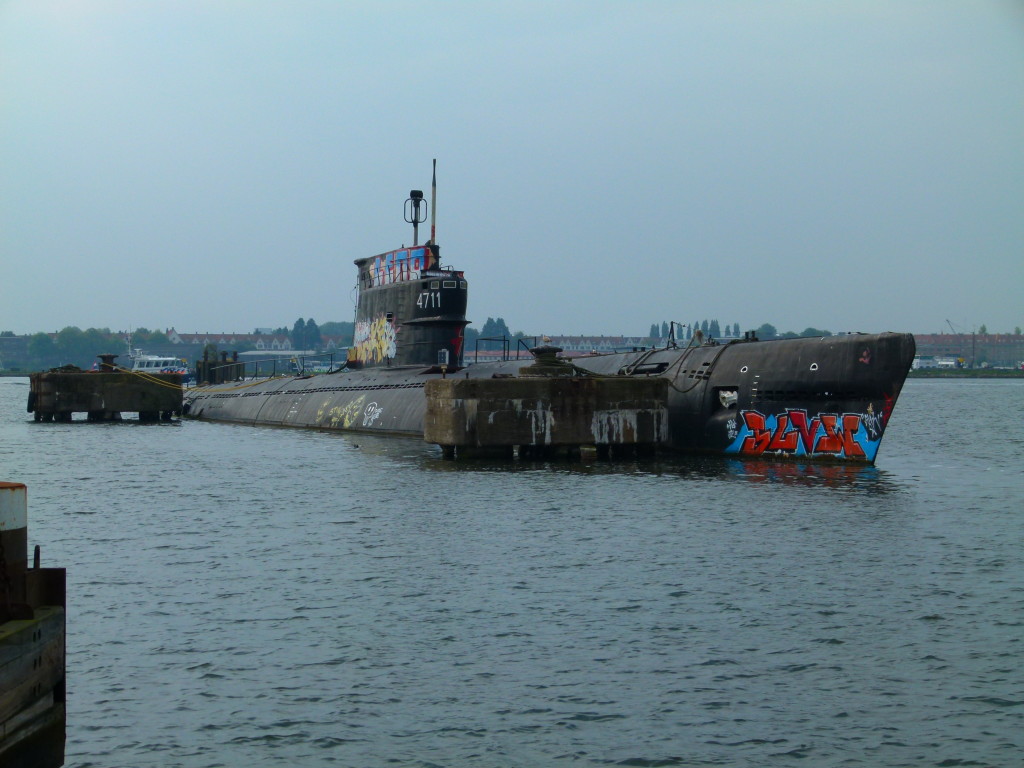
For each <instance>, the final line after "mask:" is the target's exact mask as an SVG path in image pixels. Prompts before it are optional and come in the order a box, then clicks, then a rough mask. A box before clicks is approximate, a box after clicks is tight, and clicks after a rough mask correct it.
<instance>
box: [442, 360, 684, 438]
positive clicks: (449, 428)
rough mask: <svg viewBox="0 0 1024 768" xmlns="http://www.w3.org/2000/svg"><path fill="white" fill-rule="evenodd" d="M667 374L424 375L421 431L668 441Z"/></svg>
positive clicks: (470, 435) (469, 435) (446, 435)
mask: <svg viewBox="0 0 1024 768" xmlns="http://www.w3.org/2000/svg"><path fill="white" fill-rule="evenodd" d="M667 389H668V381H667V380H665V379H663V378H630V377H614V378H613V377H593V376H592V377H586V378H580V377H561V376H559V377H544V376H530V377H525V376H524V377H520V378H512V379H495V378H489V379H482V378H477V379H461V380H460V379H458V378H454V379H446V380H440V379H433V380H431V381H429V382H427V385H426V396H427V411H426V417H425V424H424V439H425V440H426V441H427V442H430V443H435V444H438V445H441V446H474V447H489V446H587V445H593V446H601V445H618V446H621V445H649V446H661V445H664V444H666V443H667V442H668V437H669V435H668V411H667V408H666V394H667Z"/></svg>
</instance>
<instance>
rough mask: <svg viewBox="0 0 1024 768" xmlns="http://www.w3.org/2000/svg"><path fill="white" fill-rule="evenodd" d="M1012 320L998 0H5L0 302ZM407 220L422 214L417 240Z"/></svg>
mask: <svg viewBox="0 0 1024 768" xmlns="http://www.w3.org/2000/svg"><path fill="white" fill-rule="evenodd" d="M432 158H437V161H438V198H439V199H438V209H437V224H438V242H439V243H440V244H441V249H442V260H443V262H444V263H445V264H449V265H452V266H454V267H456V268H458V269H462V270H465V271H466V276H467V278H468V280H469V284H470V299H469V317H470V318H471V319H472V320H473V321H474V325H475V327H477V328H479V327H481V326H482V325H483V322H484V321H485V320H486V319H487V317H502V318H504V319H505V320H506V322H507V323H508V325H509V326H510V327H511V328H512V329H513V330H523V331H526V332H528V333H531V334H532V333H547V334H605V335H617V334H626V335H632V334H637V335H639V334H643V333H646V332H647V330H648V328H649V327H650V325H651V323H652V322H659V323H660V322H661V321H663V320H676V321H679V322H683V323H687V322H692V321H694V320H701V319H704V318H708V319H711V318H717V319H718V320H720V321H721V323H723V324H725V323H729V324H732V323H737V322H738V323H739V324H740V325H741V327H742V328H744V329H747V328H752V327H756V326H759V325H760V324H762V323H764V322H770V323H772V324H774V325H776V326H777V327H778V328H779V330H780V331H781V330H794V331H800V330H803V329H804V328H806V327H808V326H813V327H817V328H826V329H829V330H832V331H852V330H862V331H883V330H906V331H913V332H919V333H927V332H941V331H944V330H948V329H949V325H948V324H947V320H948V321H950V322H951V323H952V324H953V326H955V327H956V328H957V329H958V330H971V329H972V328H974V327H978V326H980V325H981V324H983V323H984V324H986V325H987V328H988V330H989V331H990V332H1010V331H1012V330H1013V328H1014V326H1024V3H1021V2H996V1H995V0H993V1H991V2H986V1H983V0H977V1H975V2H971V1H970V0H965V1H957V2H942V1H941V0H922V2H898V1H894V0H879V1H878V2H851V1H848V2H841V3H837V2H772V3H765V2H723V1H722V0H713V1H712V0H706V1H705V0H693V1H690V2H684V1H683V0H665V1H664V2H656V1H651V2H601V1H600V0H584V1H582V2H575V1H566V0H559V1H557V2H555V1H553V0H545V1H544V2H532V1H531V0H517V1H516V2H494V1H492V0H488V1H487V2H484V1H483V0H479V1H477V2H443V1H438V2H422V1H417V2H387V1H386V0H383V1H382V0H374V1H373V2H355V1H351V2H342V1H341V0H287V1H285V0H280V1H278V2H269V1H261V0H235V1H229V0H202V1H200V0H178V1H175V0H165V1H154V2H139V1H137V0H109V1H107V0H59V1H58V0H0V262H2V268H3V271H2V284H3V286H4V291H3V298H2V300H0V330H12V331H15V332H16V333H29V332H35V331H39V330H49V331H55V330H58V329H60V328H63V327H64V326H67V325H77V326H79V327H81V328H83V329H84V328H87V327H91V326H94V327H109V328H111V329H113V330H118V329H127V328H132V327H139V326H145V327H148V328H151V329H153V328H161V329H163V328H168V327H170V326H173V327H175V328H177V330H179V331H182V332H195V331H200V332H203V331H209V332H216V331H234V332H251V331H252V330H253V329H254V328H256V327H257V326H280V325H287V326H289V327H290V326H291V324H292V323H293V322H294V321H295V319H296V318H298V317H304V318H309V317H312V318H314V319H316V321H317V322H319V323H323V322H326V321H328V320H351V319H352V316H353V312H354V305H353V295H354V292H353V287H354V284H355V275H356V273H355V268H354V266H353V264H352V261H353V260H354V259H356V258H361V257H365V256H369V255H373V254H375V253H380V252H382V251H386V250H389V249H392V248H396V247H399V246H401V245H403V244H411V242H412V228H411V227H410V226H408V225H406V224H405V223H404V221H403V211H402V209H403V203H404V201H405V198H406V197H407V196H408V193H409V190H410V189H413V188H419V189H423V190H424V191H426V192H427V195H428V197H429V188H430V167H431V159H432ZM422 239H424V237H423V236H422V235H421V240H422Z"/></svg>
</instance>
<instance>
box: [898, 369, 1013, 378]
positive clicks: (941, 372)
mask: <svg viewBox="0 0 1024 768" xmlns="http://www.w3.org/2000/svg"><path fill="white" fill-rule="evenodd" d="M907 378H908V379H1024V371H1021V370H1014V369H1012V368H913V369H911V371H910V373H909V374H908V375H907Z"/></svg>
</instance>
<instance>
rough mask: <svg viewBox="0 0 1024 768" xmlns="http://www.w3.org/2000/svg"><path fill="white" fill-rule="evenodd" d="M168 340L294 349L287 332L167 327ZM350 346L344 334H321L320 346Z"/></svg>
mask: <svg viewBox="0 0 1024 768" xmlns="http://www.w3.org/2000/svg"><path fill="white" fill-rule="evenodd" d="M167 340H168V341H169V342H170V343H171V344H185V345H188V346H198V347H205V346H206V345H207V344H212V345H214V346H215V347H217V348H218V349H237V348H238V347H251V348H252V349H256V350H260V351H264V350H265V351H268V352H288V351H291V350H294V349H295V347H294V345H293V344H292V340H291V337H290V336H289V335H288V334H285V333H269V332H268V333H179V332H178V331H176V330H175V329H174V328H168V329H167ZM346 346H348V339H345V338H344V337H342V336H324V335H323V334H321V335H320V347H321V348H322V349H324V350H326V351H329V352H333V351H335V350H338V349H343V348H344V347H346Z"/></svg>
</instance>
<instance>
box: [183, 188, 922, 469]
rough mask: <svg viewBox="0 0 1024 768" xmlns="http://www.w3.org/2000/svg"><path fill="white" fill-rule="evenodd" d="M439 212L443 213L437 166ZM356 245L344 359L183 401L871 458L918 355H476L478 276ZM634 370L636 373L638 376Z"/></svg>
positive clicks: (352, 421)
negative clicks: (467, 336)
mask: <svg viewBox="0 0 1024 768" xmlns="http://www.w3.org/2000/svg"><path fill="white" fill-rule="evenodd" d="M433 189H434V195H433V199H432V204H431V213H432V215H433V214H436V206H435V205H434V203H435V202H436V174H435V181H434V183H433ZM406 205H407V208H406V220H407V221H409V222H411V223H413V226H414V237H413V243H414V244H413V246H412V247H403V248H400V249H396V250H393V251H388V252H386V253H382V254H379V255H377V256H372V257H369V258H362V259H357V260H356V261H355V264H356V267H357V268H358V286H357V287H358V302H357V308H356V317H355V335H354V339H353V344H352V346H351V347H350V348H349V352H348V360H347V361H346V363H345V364H344V365H343V366H341V367H340V368H339V369H338V370H337V371H333V372H330V373H322V374H316V375H310V376H296V377H288V378H271V379H261V380H252V381H244V380H241V381H237V382H232V383H229V384H220V385H216V386H200V387H196V388H193V389H190V390H188V391H187V392H186V393H185V404H184V414H185V415H186V416H187V417H189V418H197V419H209V420H215V421H227V422H235V423H244V424H254V425H272V426H287V427H305V428H313V429H324V430H347V431H354V432H368V433H374V434H389V435H402V436H419V437H424V438H425V439H426V440H427V441H429V442H434V443H437V444H439V445H442V447H443V448H444V449H445V453H446V455H453V454H455V453H456V452H459V453H466V454H470V453H473V452H486V451H487V450H488V449H497V450H499V451H506V450H507V451H509V452H511V451H512V450H513V448H514V449H516V450H519V451H525V452H526V453H527V454H529V455H539V456H544V455H550V454H551V452H553V451H556V450H557V449H559V448H565V447H569V448H570V449H576V450H578V449H580V448H582V447H593V448H595V449H596V450H597V451H598V453H602V452H612V453H615V452H618V451H619V450H621V449H623V448H643V449H648V448H650V449H667V450H675V451H683V452H700V453H717V454H722V455H737V456H780V457H792V458H801V459H805V458H806V459H824V460H833V461H850V462H859V463H873V462H874V460H875V457H876V455H877V452H878V447H879V443H880V442H881V439H882V435H883V434H884V432H885V428H886V426H887V424H888V421H889V418H890V415H891V413H892V409H893V406H894V405H895V403H896V400H897V398H898V397H899V394H900V390H901V388H902V386H903V382H904V380H905V379H906V376H907V373H908V371H909V370H910V367H911V364H912V362H913V358H914V351H915V347H914V339H913V336H912V335H910V334H908V333H882V334H853V335H844V336H830V337H824V338H799V339H783V340H764V341H761V340H757V339H756V338H754V337H753V335H752V334H748V337H747V338H745V339H742V340H731V341H729V342H728V343H719V342H717V341H715V340H713V339H708V340H691V343H690V344H687V345H686V346H676V345H675V344H671V343H670V344H669V345H667V346H666V347H664V348H656V349H647V350H642V351H633V352H625V353H610V354H595V355H589V356H585V357H582V358H574V359H573V360H572V361H571V362H569V361H565V360H562V359H560V358H558V357H557V353H558V352H559V351H561V350H558V349H557V348H552V347H541V348H538V349H535V350H531V351H532V352H534V354H535V357H536V360H535V361H534V362H533V364H532V365H524V362H523V361H522V360H502V361H498V362H484V363H476V364H472V365H464V362H463V355H464V349H463V340H464V330H465V327H466V325H468V322H469V321H468V320H467V319H466V306H467V291H468V284H467V280H466V277H465V274H464V273H463V272H462V271H460V270H457V269H454V268H452V267H450V266H444V265H442V263H441V261H440V249H439V247H438V245H437V243H436V239H435V236H436V227H435V226H434V223H433V220H432V223H431V237H430V240H428V241H427V242H426V243H425V244H423V245H419V244H418V237H417V232H418V230H417V229H416V227H417V225H418V224H419V223H422V222H423V221H425V219H426V216H425V211H424V210H423V208H425V207H426V202H425V201H424V200H423V195H422V193H421V192H418V191H415V190H414V191H413V192H412V193H411V196H410V198H409V200H408V201H407V203H406ZM630 382H632V383H633V384H632V385H630Z"/></svg>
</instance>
